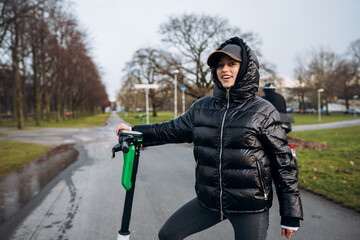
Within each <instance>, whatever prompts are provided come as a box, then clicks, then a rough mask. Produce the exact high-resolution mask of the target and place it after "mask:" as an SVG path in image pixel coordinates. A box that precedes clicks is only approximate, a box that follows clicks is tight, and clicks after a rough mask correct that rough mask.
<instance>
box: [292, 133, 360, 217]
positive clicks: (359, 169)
mask: <svg viewBox="0 0 360 240" xmlns="http://www.w3.org/2000/svg"><path fill="white" fill-rule="evenodd" d="M290 136H294V137H298V138H301V139H303V140H307V141H313V142H323V143H325V142H326V143H328V144H329V146H330V147H329V148H326V149H323V150H321V151H315V150H298V151H297V152H296V155H297V156H298V158H299V159H298V168H299V182H300V186H301V187H302V188H304V189H307V190H309V191H311V192H314V193H317V194H319V195H322V196H324V197H325V198H327V199H330V200H332V201H334V202H336V203H339V204H341V205H343V206H345V207H348V208H351V209H354V210H356V211H358V212H360V126H356V127H347V128H335V129H327V130H317V131H303V132H292V133H290Z"/></svg>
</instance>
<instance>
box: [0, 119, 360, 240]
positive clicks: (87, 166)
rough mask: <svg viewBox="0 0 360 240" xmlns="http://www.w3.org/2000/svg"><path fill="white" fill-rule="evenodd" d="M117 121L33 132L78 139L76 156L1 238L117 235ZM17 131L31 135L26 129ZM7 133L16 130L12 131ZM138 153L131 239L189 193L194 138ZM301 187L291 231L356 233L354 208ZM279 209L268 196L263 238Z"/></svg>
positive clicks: (276, 228)
mask: <svg viewBox="0 0 360 240" xmlns="http://www.w3.org/2000/svg"><path fill="white" fill-rule="evenodd" d="M120 121H121V120H120V118H118V117H117V116H116V115H112V116H111V117H110V119H109V120H108V124H107V125H106V126H104V127H96V128H84V129H80V132H79V131H76V129H72V130H68V131H67V130H66V129H60V130H58V129H52V130H51V131H53V132H52V134H50V132H51V131H50V130H47V131H46V133H47V134H48V135H46V136H42V135H41V134H39V132H37V133H36V134H37V138H36V139H37V141H40V142H46V143H48V145H52V144H59V143H63V142H74V143H76V149H77V150H78V151H79V159H78V161H76V162H75V163H73V164H72V165H70V166H69V167H68V168H67V169H66V170H64V171H63V172H62V173H61V174H59V175H58V176H57V177H56V178H55V179H54V180H53V181H51V182H50V183H49V184H48V185H47V186H46V187H45V188H44V189H43V190H42V191H41V192H40V193H39V194H38V195H37V196H36V197H35V198H34V199H33V200H32V201H31V202H30V203H29V204H27V205H26V206H25V207H24V208H23V209H22V210H20V212H19V213H17V214H16V215H15V216H14V217H13V218H12V219H11V220H9V221H7V222H6V223H5V224H3V225H1V226H0V239H4V240H5V239H12V240H13V239H16V240H21V239H27V240H28V239H44V240H45V239H46V240H49V239H52V240H61V239H64V240H65V239H77V240H82V239H84V240H85V239H86V240H89V239H90V240H93V239H94V240H97V239H101V240H104V239H109V240H111V239H114V240H115V239H116V235H117V231H118V230H119V227H120V223H121V215H122V207H123V201H124V196H125V190H124V189H123V188H122V186H121V184H120V181H121V171H122V156H121V154H119V155H117V156H116V158H115V159H111V148H112V146H113V145H115V143H116V142H117V137H116V136H115V129H116V126H117V125H118V124H119V123H120ZM56 132H58V133H59V135H57V134H56ZM25 135H26V137H25ZM60 135H61V137H59V136H60ZM21 137H22V139H29V140H30V139H31V138H32V140H33V141H34V139H35V138H34V135H33V136H32V137H31V134H30V133H27V134H25V133H24V134H23V135H21ZM47 137H48V140H46V138H47ZM55 138H56V140H54V139H55ZM13 140H14V141H16V140H17V137H16V136H13ZM140 161H141V162H140V165H139V171H138V177H137V182H136V190H135V199H134V206H133V214H132V220H131V225H130V227H131V232H132V240H136V239H137V240H147V239H149V240H153V239H157V232H158V230H159V229H160V227H161V226H162V224H163V223H164V221H166V219H167V218H168V217H169V216H170V215H171V214H172V213H173V212H174V211H175V210H176V209H177V208H179V207H180V206H182V205H183V204H184V203H186V202H187V201H188V200H191V199H192V198H194V197H195V192H194V171H195V169H194V167H195V163H194V160H193V156H192V146H191V145H189V144H169V145H166V146H157V147H149V148H145V149H144V150H143V151H142V152H141V159H140ZM301 195H302V201H303V206H304V216H305V220H304V221H303V222H301V228H300V230H299V231H298V232H297V233H296V234H295V235H294V236H293V237H292V239H295V240H296V239H306V240H308V239H316V240H322V239H326V240H331V239H334V240H335V239H348V240H352V239H354V240H355V239H359V237H358V236H360V228H359V226H360V214H358V213H355V212H353V211H350V210H348V209H344V208H342V207H339V206H338V205H336V204H333V203H331V202H329V201H327V200H325V199H323V198H321V197H319V196H316V195H313V194H311V193H308V192H306V191H302V192H301ZM278 212H279V210H278V204H277V200H276V199H274V206H273V207H272V208H271V210H270V227H269V231H268V238H267V239H281V237H280V224H279V221H280V216H279V214H278ZM187 239H192V240H200V239H209V240H210V239H217V240H218V239H223V240H230V239H233V230H232V228H231V225H230V224H229V222H228V221H224V222H222V223H220V224H218V225H216V226H215V227H213V228H210V229H208V230H206V231H203V232H201V233H198V234H196V235H193V236H191V237H189V238H187Z"/></svg>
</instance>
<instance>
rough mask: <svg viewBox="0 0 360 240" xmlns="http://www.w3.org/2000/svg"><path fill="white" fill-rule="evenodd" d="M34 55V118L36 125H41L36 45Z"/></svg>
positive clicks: (33, 50)
mask: <svg viewBox="0 0 360 240" xmlns="http://www.w3.org/2000/svg"><path fill="white" fill-rule="evenodd" d="M32 48H33V49H32V55H33V65H32V66H33V74H34V75H33V80H34V108H35V112H34V120H35V125H36V126H40V119H41V92H40V79H39V76H38V72H37V69H38V64H37V58H36V49H35V46H33V47H32Z"/></svg>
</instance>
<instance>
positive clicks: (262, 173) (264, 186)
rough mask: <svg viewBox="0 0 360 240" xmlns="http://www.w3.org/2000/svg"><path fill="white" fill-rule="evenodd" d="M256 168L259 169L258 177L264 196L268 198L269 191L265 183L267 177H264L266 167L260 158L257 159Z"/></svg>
mask: <svg viewBox="0 0 360 240" xmlns="http://www.w3.org/2000/svg"><path fill="white" fill-rule="evenodd" d="M256 168H257V171H258V177H259V182H260V188H261V190H262V192H263V194H264V198H265V200H267V199H268V196H267V193H266V184H265V177H264V169H263V166H262V164H261V163H260V161H259V160H256Z"/></svg>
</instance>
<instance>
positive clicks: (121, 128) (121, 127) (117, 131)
mask: <svg viewBox="0 0 360 240" xmlns="http://www.w3.org/2000/svg"><path fill="white" fill-rule="evenodd" d="M120 130H127V131H130V127H129V126H128V125H126V124H124V123H120V125H119V126H118V127H117V129H116V135H119V131H120Z"/></svg>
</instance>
